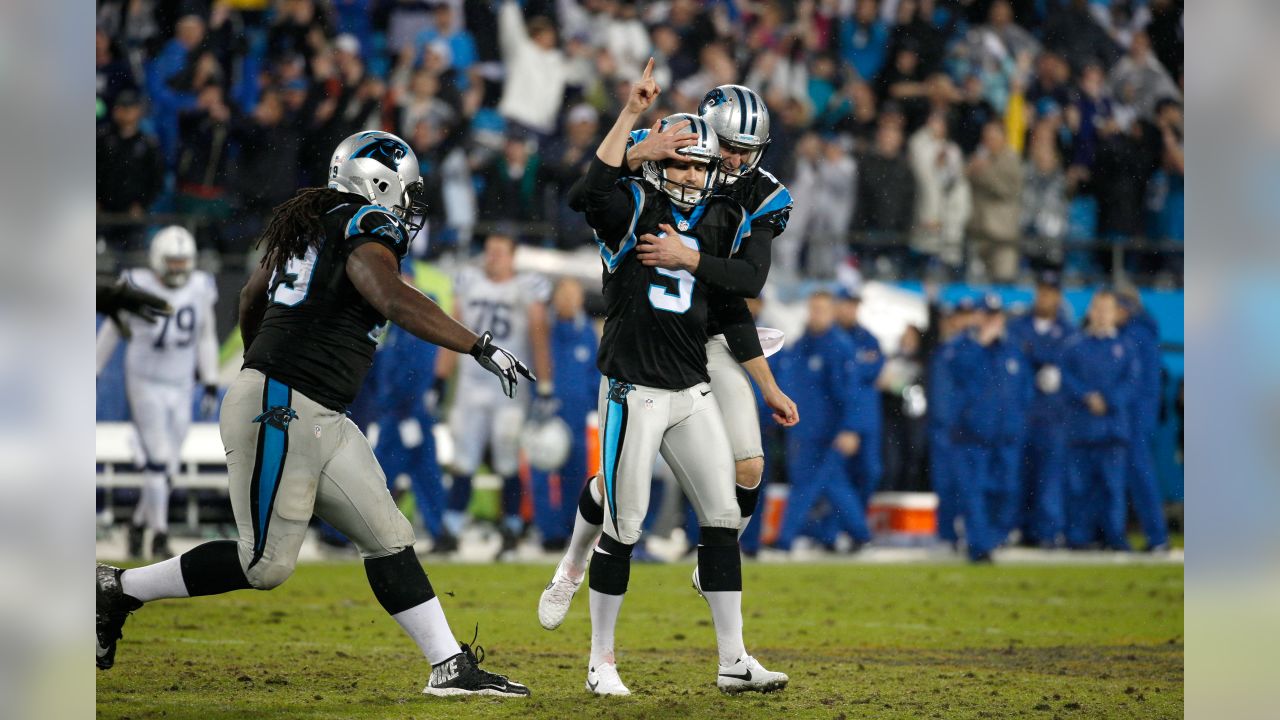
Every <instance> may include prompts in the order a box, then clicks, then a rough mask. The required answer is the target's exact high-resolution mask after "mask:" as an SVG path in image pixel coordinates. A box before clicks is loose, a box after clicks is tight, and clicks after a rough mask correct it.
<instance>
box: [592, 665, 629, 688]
mask: <svg viewBox="0 0 1280 720" xmlns="http://www.w3.org/2000/svg"><path fill="white" fill-rule="evenodd" d="M587 692H589V693H595V694H596V695H617V696H624V695H630V694H631V691H630V690H628V689H627V686H626V685H623V684H622V678H620V677H618V666H617V665H615V664H614V663H600V664H599V665H596V666H595V667H590V668H587Z"/></svg>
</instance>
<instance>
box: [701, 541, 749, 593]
mask: <svg viewBox="0 0 1280 720" xmlns="http://www.w3.org/2000/svg"><path fill="white" fill-rule="evenodd" d="M698 584H699V586H700V587H701V588H702V591H703V592H740V591H741V590H742V555H741V553H739V552H738V531H737V530H734V529H732V528H716V527H704V528H702V544H701V545H699V546H698Z"/></svg>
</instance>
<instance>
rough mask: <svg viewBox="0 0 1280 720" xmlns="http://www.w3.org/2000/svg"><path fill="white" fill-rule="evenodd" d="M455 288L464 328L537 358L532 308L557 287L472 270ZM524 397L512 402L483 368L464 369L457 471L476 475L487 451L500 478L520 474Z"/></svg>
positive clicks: (457, 403) (457, 409) (522, 276)
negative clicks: (531, 327) (531, 331)
mask: <svg viewBox="0 0 1280 720" xmlns="http://www.w3.org/2000/svg"><path fill="white" fill-rule="evenodd" d="M453 288H454V303H456V306H457V307H458V309H459V311H460V313H459V317H460V318H461V320H462V324H463V325H466V326H467V327H469V328H472V329H474V330H475V331H476V332H484V331H486V330H488V331H489V332H490V333H492V334H493V342H494V344H495V345H498V346H500V347H502V348H503V349H504V350H507V351H508V352H510V353H511V354H512V355H515V356H516V357H518V358H522V359H523V358H529V357H531V343H530V341H529V307H530V306H531V305H533V304H535V303H546V302H547V300H548V298H550V296H551V284H550V283H549V282H548V281H547V279H546V278H544V277H542V276H541V275H535V274H532V273H518V274H517V275H515V277H513V278H511V279H510V280H507V281H505V282H494V281H493V280H490V279H489V278H488V277H487V276H486V275H485V274H484V271H483V270H481V269H480V268H477V267H466V268H463V269H462V270H461V271H460V272H459V273H458V274H457V276H456V277H455V278H454V284H453ZM519 398H520V401H519V402H512V401H511V400H509V399H508V398H507V397H506V396H505V395H503V394H502V387H501V385H500V384H499V383H497V382H495V381H494V377H493V375H492V374H491V373H489V372H488V371H487V370H485V369H484V368H482V367H480V364H479V363H474V362H464V363H460V364H459V367H458V384H457V390H456V391H455V394H454V402H453V410H452V411H451V412H450V413H449V428H450V431H451V432H452V434H453V442H454V461H453V470H454V471H455V472H457V473H459V474H461V475H473V474H475V471H476V468H477V467H479V465H480V461H481V460H482V459H483V457H484V451H485V448H489V449H490V457H491V459H492V461H493V468H492V469H493V471H494V472H495V473H497V474H499V475H502V476H503V477H507V476H510V475H514V474H516V471H517V470H518V469H519V450H520V430H521V428H522V427H523V425H524V414H525V407H526V404H527V400H528V398H529V393H521V395H520V396H519Z"/></svg>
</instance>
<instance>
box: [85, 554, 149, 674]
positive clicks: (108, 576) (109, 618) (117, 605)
mask: <svg viewBox="0 0 1280 720" xmlns="http://www.w3.org/2000/svg"><path fill="white" fill-rule="evenodd" d="M122 572H124V571H123V570H121V569H120V568H116V567H111V566H110V565H98V570H97V580H98V625H97V628H96V629H97V635H98V668H99V669H101V670H110V669H111V666H112V665H115V664H116V641H117V640H119V639H120V638H122V637H124V634H123V633H122V632H121V629H122V628H124V621H125V620H127V619H128V618H129V613H132V612H133V611H134V610H137V609H138V608H140V607H142V602H141V601H139V600H137V599H135V598H131V597H129V596H128V595H125V594H124V588H123V587H121V585H120V573H122Z"/></svg>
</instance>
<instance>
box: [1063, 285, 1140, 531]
mask: <svg viewBox="0 0 1280 720" xmlns="http://www.w3.org/2000/svg"><path fill="white" fill-rule="evenodd" d="M1117 315H1118V312H1117V307H1116V296H1115V295H1114V294H1113V293H1111V292H1110V291H1107V290H1099V291H1098V292H1097V293H1095V294H1094V296H1093V300H1092V301H1091V302H1090V303H1089V314H1088V318H1087V324H1086V326H1085V330H1084V332H1083V333H1081V334H1080V335H1077V336H1076V337H1075V338H1074V339H1073V340H1072V342H1071V343H1070V344H1069V345H1068V346H1067V348H1066V354H1065V359H1064V362H1063V367H1062V384H1063V387H1064V388H1065V390H1066V393H1067V397H1068V398H1069V399H1070V402H1071V405H1070V413H1069V415H1068V423H1069V425H1068V439H1069V441H1070V443H1071V451H1070V454H1071V459H1070V465H1069V471H1068V472H1069V481H1068V482H1069V493H1068V497H1069V499H1068V508H1069V512H1068V514H1067V544H1068V545H1070V546H1071V547H1073V548H1086V547H1089V546H1091V545H1093V544H1094V543H1095V542H1097V541H1098V540H1099V539H1101V540H1102V541H1103V542H1104V543H1105V544H1106V546H1107V547H1109V548H1111V549H1112V550H1128V549H1129V542H1128V540H1127V539H1126V538H1125V509H1126V506H1125V470H1126V464H1127V457H1126V454H1127V452H1128V449H1129V442H1130V439H1131V437H1132V436H1131V433H1132V430H1133V428H1132V424H1131V419H1130V412H1131V410H1132V407H1133V399H1134V395H1135V393H1136V392H1137V390H1138V382H1139V380H1140V376H1139V370H1138V362H1137V360H1138V359H1137V355H1136V353H1135V352H1134V350H1133V346H1132V345H1131V344H1129V342H1128V340H1126V339H1125V338H1124V337H1122V336H1121V335H1120V333H1119V331H1118V329H1117V328H1116V320H1117Z"/></svg>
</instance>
